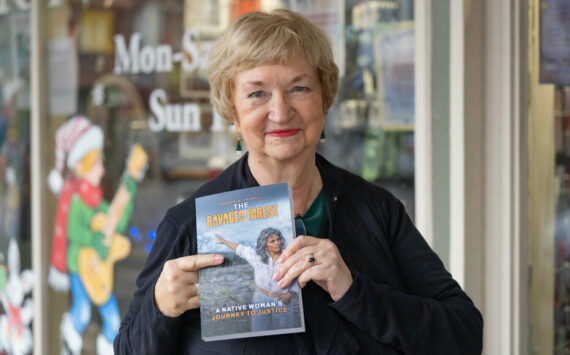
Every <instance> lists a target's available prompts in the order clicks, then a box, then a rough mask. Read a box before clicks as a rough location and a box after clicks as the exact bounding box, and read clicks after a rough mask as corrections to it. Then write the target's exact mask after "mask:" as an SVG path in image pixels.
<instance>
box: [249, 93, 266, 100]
mask: <svg viewBox="0 0 570 355" xmlns="http://www.w3.org/2000/svg"><path fill="white" fill-rule="evenodd" d="M262 96H263V92H261V91H254V92H252V93H251V94H249V95H247V97H248V98H254V99H258V98H260V97H262Z"/></svg>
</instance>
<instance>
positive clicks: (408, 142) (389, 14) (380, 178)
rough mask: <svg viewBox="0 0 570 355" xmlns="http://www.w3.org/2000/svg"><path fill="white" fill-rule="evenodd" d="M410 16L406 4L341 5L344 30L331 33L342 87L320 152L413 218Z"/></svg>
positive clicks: (410, 7) (405, 0)
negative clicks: (400, 204)
mask: <svg viewBox="0 0 570 355" xmlns="http://www.w3.org/2000/svg"><path fill="white" fill-rule="evenodd" d="M303 3H305V4H306V3H307V2H303ZM314 6H315V7H316V5H314ZM413 8H414V4H413V1H412V0H403V1H392V2H390V1H363V2H354V3H353V2H347V4H346V8H345V11H344V19H341V21H344V26H343V27H344V30H343V31H342V32H341V33H340V36H339V35H336V34H335V33H334V32H333V31H329V36H330V37H331V38H332V39H333V41H334V48H335V49H337V51H336V53H335V54H336V55H337V57H336V58H338V57H339V56H342V57H340V58H339V59H337V64H338V65H339V68H340V74H341V81H340V85H339V94H338V97H337V99H336V102H335V105H334V107H333V109H332V110H331V112H330V113H329V114H328V116H327V123H326V132H327V143H326V144H322V145H320V151H321V152H322V153H323V155H324V156H325V157H327V158H328V159H329V160H331V161H332V162H333V163H335V164H337V165H339V166H342V167H343V168H345V169H347V170H349V171H352V172H354V173H356V174H358V175H361V176H362V177H363V178H364V179H366V180H368V181H371V182H374V183H377V184H379V185H382V186H384V187H386V188H388V189H389V190H390V191H391V192H393V193H394V194H395V195H396V196H397V197H398V198H400V199H401V200H402V201H403V202H404V204H405V205H406V209H407V210H408V213H409V214H410V215H411V216H412V218H413V214H414V206H413V203H414V137H413V130H414V22H413V20H414V13H413ZM322 12H323V13H324V14H327V16H320V17H317V16H315V18H323V17H324V18H327V19H330V18H332V16H330V15H329V14H328V13H327V11H324V10H322ZM338 48H340V49H338Z"/></svg>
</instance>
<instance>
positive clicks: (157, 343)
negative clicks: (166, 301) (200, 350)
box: [114, 215, 190, 354]
mask: <svg viewBox="0 0 570 355" xmlns="http://www.w3.org/2000/svg"><path fill="white" fill-rule="evenodd" d="M189 240H190V238H189V236H188V233H187V232H186V229H185V228H181V227H177V226H176V225H175V224H174V223H173V222H172V221H171V220H170V219H169V218H168V215H167V217H165V218H164V219H163V221H162V222H161V223H160V225H159V226H158V229H157V233H156V240H155V244H154V246H153V247H152V250H151V252H150V254H149V256H148V258H147V261H146V263H145V266H144V268H143V270H142V272H141V274H140V275H139V277H138V278H137V290H136V291H135V293H134V295H133V299H132V300H131V303H130V305H129V309H128V310H127V313H126V314H125V316H124V318H123V320H122V322H121V327H120V329H119V334H118V335H117V337H116V338H115V342H114V348H115V353H116V354H174V353H177V349H176V348H175V346H177V344H179V342H177V341H176V339H177V337H178V333H179V329H180V325H181V318H180V317H176V318H172V317H167V316H165V315H163V314H162V313H161V312H160V311H159V310H158V308H157V307H156V305H155V303H154V285H155V284H156V281H157V280H158V277H159V276H160V273H161V272H162V268H163V266H164V263H165V262H166V261H167V260H171V259H176V258H179V257H181V256H184V255H188V250H189V248H188V245H187V244H188V241H189Z"/></svg>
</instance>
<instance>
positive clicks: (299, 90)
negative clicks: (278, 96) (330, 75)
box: [294, 86, 309, 92]
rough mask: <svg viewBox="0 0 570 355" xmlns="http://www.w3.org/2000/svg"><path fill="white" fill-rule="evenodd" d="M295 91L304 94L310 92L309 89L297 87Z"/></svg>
mask: <svg viewBox="0 0 570 355" xmlns="http://www.w3.org/2000/svg"><path fill="white" fill-rule="evenodd" d="M294 91H296V92H304V91H309V88H308V87H306V86H295V89H294Z"/></svg>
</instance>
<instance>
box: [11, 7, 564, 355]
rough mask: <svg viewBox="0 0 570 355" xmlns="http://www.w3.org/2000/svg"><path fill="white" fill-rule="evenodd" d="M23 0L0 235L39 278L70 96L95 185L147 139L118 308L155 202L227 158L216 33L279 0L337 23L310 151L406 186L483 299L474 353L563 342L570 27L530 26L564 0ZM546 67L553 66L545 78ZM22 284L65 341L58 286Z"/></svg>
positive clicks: (90, 335)
mask: <svg viewBox="0 0 570 355" xmlns="http://www.w3.org/2000/svg"><path fill="white" fill-rule="evenodd" d="M25 3H26V2H23V1H0V143H2V149H0V197H1V199H0V231H2V235H0V253H2V254H3V255H6V252H7V248H8V241H9V238H8V237H14V236H15V237H16V239H17V240H18V243H19V249H20V251H21V254H22V257H21V260H22V269H27V268H31V267H32V255H34V258H35V259H34V262H35V263H36V264H34V272H35V273H36V275H38V280H42V278H41V277H42V276H47V275H45V274H44V271H43V269H42V268H41V267H40V266H37V265H44V266H45V265H47V263H48V260H47V256H45V255H41V252H40V251H39V249H41V247H40V246H42V245H43V246H44V247H46V245H49V243H50V242H51V240H45V239H46V235H50V234H51V230H52V228H53V225H52V224H53V220H54V217H55V215H54V206H55V203H56V201H55V200H54V199H53V197H51V196H50V195H46V194H45V193H44V191H45V184H44V182H45V178H46V175H47V173H48V170H47V168H46V167H49V166H52V165H53V161H54V159H55V157H54V153H53V151H54V142H53V141H52V140H53V136H54V132H55V129H56V127H58V126H60V125H61V124H62V123H63V122H64V121H65V120H66V119H67V118H68V116H69V115H74V114H77V113H81V114H84V115H86V116H87V117H89V118H90V119H91V120H92V121H93V123H95V124H98V125H99V126H101V127H102V129H103V131H104V133H105V142H106V143H105V146H104V147H103V149H104V153H105V156H106V161H105V167H106V169H107V174H106V175H105V176H104V177H103V180H102V182H101V186H102V189H103V193H104V195H105V196H106V197H109V196H112V195H113V193H114V192H115V188H116V186H115V183H116V182H117V181H118V180H119V179H120V177H121V174H122V169H123V167H124V163H125V160H126V158H127V156H128V147H130V146H131V145H132V144H133V143H140V144H142V145H143V146H144V147H145V148H146V149H147V150H148V152H149V161H150V165H149V171H148V173H147V177H146V178H145V181H144V182H142V183H141V185H140V189H139V191H138V193H139V194H138V198H137V202H136V205H135V210H134V211H133V218H132V221H131V225H130V226H129V227H132V228H131V229H129V232H128V233H127V234H128V236H129V237H130V238H132V239H131V242H132V243H133V251H132V253H131V255H130V256H129V257H128V258H127V259H126V260H125V261H121V262H120V263H118V264H117V266H116V267H117V269H118V270H119V271H120V272H118V273H117V278H116V280H115V282H116V283H117V284H120V285H121V287H119V288H116V292H117V299H118V303H119V308H120V309H121V311H124V309H125V308H126V307H127V304H128V300H129V298H130V297H131V293H132V290H133V289H134V280H135V277H136V275H137V274H138V271H139V270H140V267H141V265H142V263H143V262H144V260H145V257H146V252H145V247H146V249H147V250H148V248H149V247H150V246H151V245H152V236H153V231H154V230H155V229H156V226H157V224H158V222H159V219H160V218H161V217H162V215H163V212H164V210H165V209H166V208H167V207H168V206H170V205H172V204H173V203H175V202H176V201H178V200H180V199H182V198H184V197H185V196H187V195H189V194H190V193H191V192H192V191H194V190H195V189H196V188H197V187H198V186H200V185H201V184H202V183H203V182H204V181H205V180H206V179H207V178H208V177H211V176H213V175H215V174H216V173H218V172H219V171H220V169H221V168H222V167H223V166H225V165H227V164H228V163H229V162H231V161H232V160H233V159H235V154H234V152H233V146H234V144H235V137H234V134H235V132H234V131H233V130H232V129H231V127H226V126H225V125H224V124H223V123H222V121H221V120H220V119H219V117H218V116H217V115H216V113H215V112H212V108H211V105H210V103H209V100H208V93H209V92H208V90H209V87H208V83H207V66H208V60H207V54H208V50H209V45H210V43H211V41H212V40H214V39H215V37H216V36H217V35H218V34H219V32H220V31H221V30H222V29H223V28H225V27H226V26H227V24H228V23H229V21H231V19H233V18H235V17H236V16H237V15H238V14H240V13H243V12H247V11H251V10H254V9H258V8H274V7H278V6H285V7H288V8H291V9H295V10H297V11H300V12H302V13H304V14H306V15H307V17H309V18H310V19H311V20H312V21H314V22H315V23H317V24H319V25H320V26H321V27H322V28H323V29H324V30H325V32H326V33H327V34H328V35H329V36H330V37H331V38H332V39H333V47H334V51H335V56H336V58H337V61H338V65H339V67H340V69H341V78H342V80H341V83H340V85H341V86H340V93H339V96H338V99H337V101H336V104H335V106H334V107H333V109H332V110H331V112H330V113H329V115H328V117H327V143H326V144H325V145H323V146H321V147H320V148H319V149H320V151H321V152H322V153H323V154H324V155H325V156H326V157H327V158H329V159H330V160H332V161H334V162H336V163H338V164H340V165H342V166H343V167H345V168H347V169H349V170H351V171H353V172H356V173H358V174H361V175H362V176H364V177H365V178H367V179H368V180H371V181H374V182H375V183H378V184H382V185H384V186H387V187H388V188H389V189H390V190H392V191H393V192H394V193H395V194H396V195H397V196H398V197H399V198H400V199H402V200H404V202H405V205H406V208H407V209H408V212H409V213H410V214H411V215H412V216H413V218H414V219H415V221H416V222H417V224H418V226H419V228H420V229H421V230H422V232H423V233H424V235H425V236H426V238H427V239H428V240H429V241H430V243H431V245H432V246H433V247H434V248H435V250H436V251H437V252H438V253H439V255H440V256H441V258H442V260H443V261H444V262H445V263H446V265H448V267H449V268H450V270H451V272H452V273H453V274H454V276H456V278H457V279H458V280H460V281H461V282H462V283H463V285H464V286H465V288H466V289H467V290H468V292H469V293H470V295H472V296H473V298H474V300H475V302H476V303H477V305H478V306H479V307H480V308H481V309H482V310H483V313H484V315H485V331H486V334H485V341H486V343H485V348H486V349H487V350H486V351H487V352H488V353H506V354H510V353H522V354H524V353H530V352H533V351H535V352H539V353H547V354H550V353H564V349H567V348H569V346H568V342H569V341H570V335H568V333H569V331H568V329H569V327H568V326H567V324H566V322H567V317H568V314H567V313H568V312H567V311H568V285H567V279H568V278H567V277H566V273H567V269H568V261H569V260H568V236H567V234H568V233H567V230H568V228H567V223H566V222H567V221H566V220H567V213H568V184H569V181H570V178H568V176H569V171H570V168H569V167H568V161H569V158H568V156H569V151H570V148H568V147H570V145H569V143H568V142H569V141H570V133H568V132H570V128H569V127H570V119H569V117H570V115H569V114H568V110H569V109H568V108H569V107H570V94H569V91H568V86H567V83H562V82H559V81H556V77H557V73H558V74H561V73H564V70H567V69H564V67H563V64H564V63H567V62H568V60H567V58H566V61H565V60H564V58H561V60H560V61H556V57H560V56H564V53H565V52H564V49H565V48H569V47H570V45H568V44H567V43H566V44H565V43H563V42H560V43H557V42H555V41H556V38H557V37H556V36H551V37H548V38H546V39H544V40H542V41H540V42H537V39H538V38H540V36H539V34H542V35H545V34H546V35H547V34H549V33H562V31H564V29H567V26H568V25H567V24H568V23H570V21H568V20H567V19H566V20H564V18H562V20H560V23H561V24H562V25H560V23H559V22H557V21H558V20H557V19H559V18H560V17H559V16H563V15H564V14H565V12H564V11H554V12H552V9H557V8H558V6H567V5H565V4H566V2H564V1H560V0H558V1H555V0H543V1H542V2H541V3H540V4H538V3H536V2H532V1H529V0H523V1H519V2H495V1H484V2H474V1H471V2H461V1H460V2H456V1H452V2H436V1H412V0H392V1H388V0H386V1H345V0H315V1H307V0H282V1H263V0H247V1H237V0H213V1H206V2H204V1H198V0H185V1H175V0H167V1H161V2H156V1H134V0H70V1H67V2H64V1H60V0H49V1H37V2H36V1H31V2H29V5H26V4H25ZM539 5H540V6H539ZM548 6H550V7H549V9H550V10H548V11H546V9H547V8H548ZM44 7H45V8H44ZM541 9H542V10H541ZM543 10H544V11H543ZM552 13H555V14H556V16H553V17H552V18H551V17H548V16H552ZM566 13H567V12H566ZM539 15H543V16H546V18H547V21H542V22H541V21H539ZM37 19H40V20H41V21H39V22H37V24H38V25H39V26H40V27H33V25H32V22H33V21H32V20H34V21H35V20H37ZM34 23H36V22H34ZM545 23H546V24H547V25H548V28H546V30H545V31H542V32H540V31H539V28H538V27H537V26H538V25H539V24H545ZM564 25H565V26H566V27H564ZM556 26H562V27H561V28H562V29H559V28H558V27H556ZM557 31H558V32H557ZM566 31H567V30H566ZM34 36H36V37H34ZM30 38H31V40H32V41H31V42H30V40H29V39H30ZM35 38H38V39H39V40H38V41H36V40H35ZM562 40H563V39H561V41H562ZM546 45H550V47H545V48H542V47H544V46H546ZM539 48H542V50H543V52H544V51H546V52H545V53H547V54H548V55H549V57H548V60H549V61H552V63H554V62H555V63H557V64H556V65H559V64H560V63H561V64H560V65H562V67H561V69H556V70H558V71H556V70H554V71H546V72H545V71H544V69H549V68H550V69H552V68H553V67H548V68H545V67H542V68H541V67H540V65H539V63H541V62H540V60H539V57H538V55H539ZM549 48H550V50H549ZM551 53H556V55H555V56H554V58H552V57H551V56H550V54H551ZM30 56H31V57H30ZM30 59H31V62H30ZM33 63H36V64H33ZM542 63H543V64H544V65H546V64H548V63H547V62H546V61H544V62H542ZM32 64H33V65H35V66H33V65H32ZM556 68H558V67H556ZM541 69H542V70H543V72H542V74H543V77H542V79H544V80H546V81H548V82H550V84H546V83H544V84H541V85H539V84H538V83H539V72H540V70H541ZM553 78H554V79H553ZM32 81H33V82H34V83H35V84H34V86H33V87H32ZM552 82H555V83H554V84H553V83H552ZM556 83H557V84H556ZM563 84H565V85H566V86H565V85H563ZM38 93H39V94H38ZM32 117H33V119H32ZM527 127H528V128H527ZM30 132H34V134H35V135H34V137H36V138H37V139H36V140H33V141H31V139H30ZM30 152H35V153H34V155H33V156H31V155H30V154H31V153H30ZM30 161H33V162H34V163H33V164H34V165H32V166H31V168H30ZM30 171H31V172H32V173H33V174H37V175H36V176H35V180H34V181H35V182H34V185H33V186H32V185H30V178H29V177H30ZM32 197H33V199H34V201H35V202H34V203H35V205H34V206H35V207H34V211H35V212H34V216H33V223H32V222H31V221H32V217H31V212H30V211H31V210H30V208H28V206H30V205H31V198H32ZM32 230H33V237H32ZM32 240H34V242H33V243H32ZM46 248H47V247H46ZM42 258H43V259H42ZM1 263H5V261H2V260H1V259H0V264H1ZM529 265H530V266H529ZM529 269H530V270H531V271H529ZM44 281H45V280H44ZM0 283H1V282H0ZM34 296H35V298H34V300H35V301H37V302H41V304H42V305H44V306H45V307H44V309H42V312H40V313H39V314H37V315H36V317H38V318H36V320H38V321H37V322H33V323H34V339H35V342H36V344H39V345H40V348H39V349H42V350H40V351H43V352H47V353H57V352H59V328H58V323H59V319H60V316H61V314H62V313H63V312H64V311H65V310H66V309H67V308H68V307H69V298H68V297H67V295H64V294H58V293H56V292H54V291H53V290H50V289H48V288H47V286H46V283H45V282H44V283H43V284H42V283H41V282H39V283H37V285H36V289H35V292H34ZM27 297H28V298H29V296H27ZM30 299H31V298H30ZM553 302H554V303H553ZM2 312H3V311H2V310H1V309H0V313H2ZM98 327H100V325H99V324H94V325H91V326H90V327H88V328H87V329H86V333H85V342H84V347H85V349H86V350H94V349H95V339H96V336H97V334H98V332H99V328H98ZM527 339H530V341H529V342H530V344H529V343H527Z"/></svg>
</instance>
